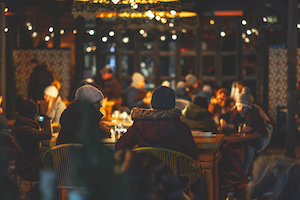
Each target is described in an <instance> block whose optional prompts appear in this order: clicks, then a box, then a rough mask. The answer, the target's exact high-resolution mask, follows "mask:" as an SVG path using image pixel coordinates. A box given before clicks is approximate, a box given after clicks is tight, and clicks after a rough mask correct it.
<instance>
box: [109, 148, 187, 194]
mask: <svg viewBox="0 0 300 200" xmlns="http://www.w3.org/2000/svg"><path fill="white" fill-rule="evenodd" d="M115 163H116V164H115V166H114V169H115V173H116V175H118V176H120V177H121V178H120V181H119V182H121V185H122V188H123V189H124V188H126V193H125V195H126V194H128V196H126V197H127V199H131V200H140V199H144V200H150V199H164V200H182V199H184V198H183V195H184V194H183V192H182V184H181V182H180V180H179V179H178V177H176V175H175V174H174V173H173V172H172V171H171V170H170V168H169V167H168V166H167V165H166V164H164V163H163V162H162V161H160V160H159V159H157V158H156V157H155V156H153V155H152V154H150V153H147V152H133V151H130V150H119V151H117V152H116V153H115Z"/></svg>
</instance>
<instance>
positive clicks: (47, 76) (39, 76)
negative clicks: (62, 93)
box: [28, 59, 53, 102]
mask: <svg viewBox="0 0 300 200" xmlns="http://www.w3.org/2000/svg"><path fill="white" fill-rule="evenodd" d="M30 62H31V65H32V68H33V69H32V73H31V74H30V76H29V83H28V99H32V100H33V101H34V102H37V101H38V100H44V90H45V88H46V87H47V86H49V85H51V83H52V82H53V75H52V73H51V72H50V71H49V70H48V69H47V65H46V64H41V65H40V64H39V63H38V60H37V59H32V60H31V61H30Z"/></svg>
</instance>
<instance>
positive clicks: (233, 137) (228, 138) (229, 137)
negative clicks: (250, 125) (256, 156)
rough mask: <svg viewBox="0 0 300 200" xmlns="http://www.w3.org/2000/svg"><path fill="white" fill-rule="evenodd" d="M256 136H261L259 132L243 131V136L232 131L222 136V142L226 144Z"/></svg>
mask: <svg viewBox="0 0 300 200" xmlns="http://www.w3.org/2000/svg"><path fill="white" fill-rule="evenodd" d="M257 138H261V134H260V133H245V134H244V135H243V136H240V135H237V134H235V133H232V134H230V135H226V136H224V144H225V145H227V144H231V143H236V142H243V141H248V140H253V139H257Z"/></svg>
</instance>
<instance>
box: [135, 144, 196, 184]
mask: <svg viewBox="0 0 300 200" xmlns="http://www.w3.org/2000/svg"><path fill="white" fill-rule="evenodd" d="M133 151H136V152H148V153H151V154H152V155H154V156H155V157H157V158H158V159H160V160H161V161H163V162H164V163H165V164H166V165H167V166H169V168H170V169H171V170H172V172H173V173H174V174H175V175H176V176H178V178H179V180H180V181H181V182H182V184H183V186H184V187H185V188H184V189H187V188H189V187H190V186H191V185H192V184H193V183H195V182H196V181H197V180H198V179H199V178H200V176H201V168H200V166H199V165H198V163H197V162H196V161H195V160H194V159H192V158H191V157H189V156H187V155H185V154H183V153H181V152H178V151H173V150H169V149H164V148H157V147H139V148H135V149H133Z"/></svg>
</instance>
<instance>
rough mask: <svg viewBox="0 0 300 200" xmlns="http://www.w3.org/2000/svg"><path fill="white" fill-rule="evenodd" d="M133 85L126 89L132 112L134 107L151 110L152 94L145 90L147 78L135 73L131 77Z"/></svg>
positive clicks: (128, 104)
mask: <svg viewBox="0 0 300 200" xmlns="http://www.w3.org/2000/svg"><path fill="white" fill-rule="evenodd" d="M131 80H132V82H131V85H130V86H129V87H128V88H127V89H126V91H125V93H126V95H127V106H128V108H129V109H130V110H131V109H132V108H133V107H138V108H149V106H150V100H151V92H147V91H146V90H145V89H144V86H145V77H144V76H143V75H142V74H141V73H139V72H135V73H134V74H133V75H132V77H131Z"/></svg>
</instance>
